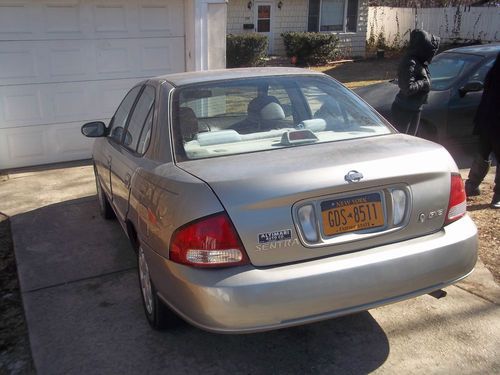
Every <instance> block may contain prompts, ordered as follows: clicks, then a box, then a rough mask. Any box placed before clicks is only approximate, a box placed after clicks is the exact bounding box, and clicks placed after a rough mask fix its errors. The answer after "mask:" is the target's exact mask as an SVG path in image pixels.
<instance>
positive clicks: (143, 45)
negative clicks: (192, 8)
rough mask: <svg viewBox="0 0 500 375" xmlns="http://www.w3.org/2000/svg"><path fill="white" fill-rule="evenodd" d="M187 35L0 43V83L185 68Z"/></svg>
mask: <svg viewBox="0 0 500 375" xmlns="http://www.w3.org/2000/svg"><path fill="white" fill-rule="evenodd" d="M183 49H184V38H181V37H176V38H145V39H104V40H74V41H67V40H66V41H38V42H35V41H21V42H0V67H2V69H0V86H1V85H22V84H33V83H52V82H54V83H55V82H74V81H88V80H96V79H99V80H102V79H118V78H130V77H138V78H141V77H150V76H154V75H161V74H167V73H175V72H182V71H184V58H183V56H179V53H178V51H181V50H183Z"/></svg>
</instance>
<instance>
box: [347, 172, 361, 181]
mask: <svg viewBox="0 0 500 375" xmlns="http://www.w3.org/2000/svg"><path fill="white" fill-rule="evenodd" d="M362 178H363V174H362V173H359V172H358V171H349V172H347V174H346V175H345V176H344V180H346V181H347V182H349V183H351V182H359V181H361V179H362Z"/></svg>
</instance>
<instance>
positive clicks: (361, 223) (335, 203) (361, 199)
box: [321, 193, 385, 236]
mask: <svg viewBox="0 0 500 375" xmlns="http://www.w3.org/2000/svg"><path fill="white" fill-rule="evenodd" d="M321 216H322V218H323V232H324V233H325V235H327V236H334V235H336V234H341V233H347V232H354V231H358V230H363V229H372V228H378V227H383V226H384V225H385V220H384V210H383V208H382V200H381V198H380V194H378V193H372V194H365V195H358V196H355V197H348V198H342V199H333V200H328V201H324V202H321Z"/></svg>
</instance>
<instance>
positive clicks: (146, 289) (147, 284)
mask: <svg viewBox="0 0 500 375" xmlns="http://www.w3.org/2000/svg"><path fill="white" fill-rule="evenodd" d="M139 279H140V281H141V291H142V298H143V299H144V305H145V306H146V310H147V311H148V314H152V313H153V291H152V288H151V279H150V278H149V269H148V264H147V263H146V257H145V256H144V251H143V250H142V248H139Z"/></svg>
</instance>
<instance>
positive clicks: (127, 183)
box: [123, 173, 131, 187]
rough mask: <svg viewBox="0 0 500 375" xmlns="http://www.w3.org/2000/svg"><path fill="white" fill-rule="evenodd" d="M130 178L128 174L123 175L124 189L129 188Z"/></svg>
mask: <svg viewBox="0 0 500 375" xmlns="http://www.w3.org/2000/svg"><path fill="white" fill-rule="evenodd" d="M130 177H131V176H130V174H128V173H127V174H126V175H125V179H124V180H123V182H124V183H125V186H126V187H129V186H130Z"/></svg>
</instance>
